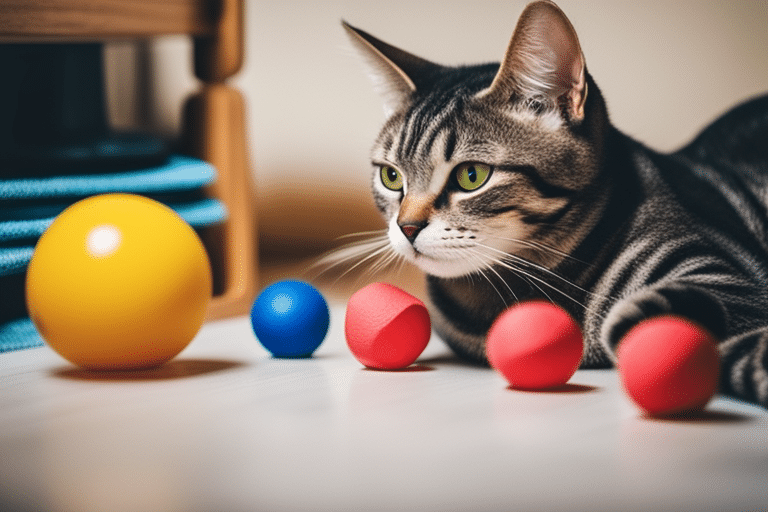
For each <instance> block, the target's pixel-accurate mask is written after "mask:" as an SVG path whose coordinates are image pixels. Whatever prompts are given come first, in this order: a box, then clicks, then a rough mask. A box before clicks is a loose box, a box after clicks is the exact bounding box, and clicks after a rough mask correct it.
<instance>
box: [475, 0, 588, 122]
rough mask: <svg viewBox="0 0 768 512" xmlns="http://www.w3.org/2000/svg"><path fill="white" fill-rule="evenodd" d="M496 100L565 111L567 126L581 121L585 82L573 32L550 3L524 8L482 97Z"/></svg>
mask: <svg viewBox="0 0 768 512" xmlns="http://www.w3.org/2000/svg"><path fill="white" fill-rule="evenodd" d="M481 95H482V96H485V97H491V98H494V99H497V100H499V101H508V100H509V99H510V98H512V97H513V96H514V97H518V98H522V99H524V100H525V99H528V100H534V101H540V100H545V101H546V102H547V103H549V104H550V105H552V106H557V107H561V108H562V107H564V108H565V109H566V113H567V115H568V118H569V120H571V121H577V122H578V121H581V120H582V119H584V105H585V103H586V100H587V81H586V67H585V61H584V55H583V53H582V52H581V46H580V45H579V39H578V37H577V36H576V30H575V29H574V28H573V25H571V22H570V21H569V20H568V18H567V17H566V15H565V13H563V11H562V10H560V8H559V7H558V6H557V5H555V4H554V2H550V1H538V2H534V3H532V4H530V5H528V6H527V7H526V8H525V10H524V11H523V13H522V14H521V15H520V20H519V21H518V23H517V27H516V28H515V32H514V35H513V36H512V40H511V41H510V43H509V46H508V48H507V52H506V54H505V55H504V60H503V61H502V63H501V67H500V68H499V71H498V73H497V75H496V77H495V78H494V80H493V83H492V84H491V86H490V88H488V89H487V90H485V91H483V92H482V93H481Z"/></svg>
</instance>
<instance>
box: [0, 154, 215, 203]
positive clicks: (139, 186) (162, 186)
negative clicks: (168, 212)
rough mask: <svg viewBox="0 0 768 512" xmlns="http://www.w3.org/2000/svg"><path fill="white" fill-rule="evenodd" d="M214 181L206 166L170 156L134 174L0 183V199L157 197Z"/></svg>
mask: <svg viewBox="0 0 768 512" xmlns="http://www.w3.org/2000/svg"><path fill="white" fill-rule="evenodd" d="M215 180H216V170H215V169H214V168H213V166H211V165H210V164H208V163H206V162H204V161H202V160H198V159H196V158H190V157H187V156H181V155H174V156H171V157H170V158H169V159H168V162H166V164H164V165H162V166H159V167H154V168H149V169H141V170H136V171H129V172H122V173H115V174H97V175H88V176H55V177H52V178H35V179H12V180H3V181H0V199H51V198H57V197H58V198H61V197H85V196H90V195H94V194H105V193H108V192H126V193H135V194H159V193H164V192H180V191H184V190H194V189H197V188H200V187H203V186H205V185H210V184H211V183H213V182H214V181H215Z"/></svg>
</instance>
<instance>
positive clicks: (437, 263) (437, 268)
mask: <svg viewBox="0 0 768 512" xmlns="http://www.w3.org/2000/svg"><path fill="white" fill-rule="evenodd" d="M411 262H412V263H413V264H414V265H416V266H417V267H418V268H419V269H420V270H422V271H423V272H424V273H425V274H429V275H431V276H434V277H439V278H441V279H456V278H459V277H464V276H468V275H470V274H475V273H477V272H478V271H479V270H480V269H478V268H477V266H476V265H471V264H468V263H467V260H466V259H461V260H458V259H454V260H442V259H437V258H432V257H430V256H426V255H423V254H418V255H415V256H414V257H412V258H411Z"/></svg>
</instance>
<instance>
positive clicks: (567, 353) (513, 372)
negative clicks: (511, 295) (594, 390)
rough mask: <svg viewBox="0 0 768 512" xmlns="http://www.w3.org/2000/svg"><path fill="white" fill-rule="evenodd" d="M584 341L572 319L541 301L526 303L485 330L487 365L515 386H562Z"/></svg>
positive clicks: (578, 356)
mask: <svg viewBox="0 0 768 512" xmlns="http://www.w3.org/2000/svg"><path fill="white" fill-rule="evenodd" d="M583 354H584V341H583V338H582V336H581V330H580V329H579V326H578V324H577V323H576V321H575V320H574V319H573V318H571V316H570V315H569V314H568V313H566V312H565V311H564V310H563V309H561V308H559V307H558V306H555V305H554V304H549V303H545V302H527V303H523V304H519V305H516V306H512V307H511V308H509V309H507V310H506V311H504V312H503V313H502V314H501V315H499V317H498V318H497V319H496V321H495V322H494V323H493V325H492V326H491V329H490V330H489V331H488V337H487V341H486V355H487V356H488V362H489V363H490V364H491V366H492V367H493V368H494V369H495V370H496V371H498V372H499V373H501V374H502V375H503V376H504V377H505V378H506V379H507V381H509V384H510V385H511V386H512V387H513V388H516V389H529V390H535V389H551V388H556V387H559V386H563V385H564V384H565V383H566V382H568V379H570V378H571V377H572V376H573V374H574V373H576V370H577V369H578V367H579V363H580V362H581V357H582V355H583Z"/></svg>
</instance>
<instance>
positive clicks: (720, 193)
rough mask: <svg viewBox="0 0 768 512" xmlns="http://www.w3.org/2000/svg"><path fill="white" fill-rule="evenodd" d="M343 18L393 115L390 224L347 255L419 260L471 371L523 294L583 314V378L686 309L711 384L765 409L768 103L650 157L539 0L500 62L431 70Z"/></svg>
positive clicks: (447, 330) (378, 194)
mask: <svg viewBox="0 0 768 512" xmlns="http://www.w3.org/2000/svg"><path fill="white" fill-rule="evenodd" d="M343 25H344V27H345V29H346V31H347V32H348V34H349V36H350V37H351V40H352V41H353V43H354V45H355V46H356V47H357V48H358V49H359V50H360V51H361V52H362V54H363V55H364V56H365V57H366V59H367V60H368V61H369V63H370V64H371V69H372V70H373V74H374V78H375V80H376V85H377V88H378V89H379V90H380V91H381V92H382V94H383V98H384V103H385V108H386V110H387V120H386V122H385V124H384V126H383V128H382V130H381V133H380V134H379V136H378V138H377V140H376V142H375V145H374V148H373V151H372V161H373V173H372V192H373V198H374V201H375V204H376V206H377V207H378V209H379V210H380V211H381V214H382V215H383V218H384V220H385V221H386V222H387V229H386V230H385V232H383V233H382V234H381V236H379V237H378V238H374V239H372V240H370V241H365V242H361V243H359V244H358V246H357V247H353V248H352V249H351V252H349V253H347V254H346V255H345V256H344V257H345V258H346V257H350V255H351V254H355V253H356V252H360V251H367V253H368V254H367V256H366V257H365V258H364V259H363V261H373V260H372V258H374V257H378V258H381V259H382V261H380V262H379V264H381V265H383V264H386V263H389V262H391V261H393V260H396V259H401V260H402V259H404V260H406V261H409V262H412V263H413V264H415V265H416V266H417V267H418V268H420V269H421V270H422V271H423V272H424V273H425V274H426V282H427V291H428V295H429V302H430V309H431V316H432V320H433V327H434V329H435V331H436V333H437V334H438V335H439V336H440V337H441V338H442V339H443V340H444V341H445V342H446V343H447V345H448V346H450V347H451V348H452V349H453V351H455V352H456V353H457V354H458V355H459V356H461V357H463V358H466V359H468V360H471V361H475V362H479V363H487V360H486V355H485V336H486V333H487V331H488V329H489V327H490V326H491V324H492V323H493V321H494V320H495V319H496V317H497V316H498V315H499V314H500V313H501V312H503V311H504V310H505V309H506V308H507V307H509V306H511V305H513V304H515V303H518V302H521V301H528V300H546V301H551V302H554V303H556V304H558V305H559V306H561V307H562V308H564V309H565V310H566V311H568V312H569V313H570V314H571V315H572V316H573V317H574V318H575V319H576V320H577V321H578V322H579V324H580V326H581V328H582V331H583V334H584V340H585V352H584V357H583V359H582V367H583V368H601V367H610V366H612V365H614V364H615V362H616V355H615V354H616V349H617V346H618V345H619V343H620V341H621V340H622V338H623V336H624V335H625V334H626V333H627V332H628V331H629V330H630V329H631V328H632V327H633V326H635V325H637V324H638V323H639V322H641V321H643V320H645V319H649V318H653V317H656V316H661V315H676V316H680V317H684V318H686V319H689V320H690V321H693V322H695V323H697V324H698V325H700V326H703V327H704V328H705V329H707V330H708V331H709V332H711V333H712V334H713V335H714V336H716V337H717V339H718V340H722V341H720V342H719V346H718V348H719V351H720V355H721V368H722V370H721V383H720V391H721V392H722V393H724V394H728V395H731V396H735V397H737V398H739V399H742V400H746V401H749V402H753V403H756V404H760V405H762V406H763V407H766V406H768V96H764V97H760V98H757V99H754V100H752V101H751V102H748V103H746V104H744V105H742V106H740V107H737V108H735V109H734V110H732V111H731V112H729V113H728V114H726V115H725V116H723V117H722V118H720V119H719V120H717V121H716V122H715V123H713V124H712V125H711V126H709V127H708V128H707V129H706V130H705V131H703V132H702V133H701V134H700V135H699V136H698V138H696V139H695V140H694V141H693V142H692V143H691V144H689V145H688V146H686V147H684V148H683V149H681V150H679V151H677V152H674V153H670V154H661V153H659V152H656V151H653V150H651V149H649V148H647V147H645V146H644V145H642V144H641V143H639V142H636V141H635V140H633V139H631V138H629V137H628V136H626V135H624V134H622V133H621V132H620V131H619V130H618V129H616V128H615V127H613V125H612V124H611V122H610V120H609V116H608V111H607V108H606V102H605V101H604V99H603V96H602V94H601V91H600V89H599V88H598V87H597V85H596V83H595V81H594V80H593V78H592V76H591V75H590V74H589V72H588V71H587V67H586V62H585V58H584V55H583V53H582V51H581V48H580V45H579V40H578V38H577V35H576V32H575V30H574V28H573V26H572V25H571V23H570V21H569V20H568V18H567V17H566V15H565V14H564V13H563V12H562V11H561V10H560V8H559V7H558V6H557V5H555V4H554V3H552V2H550V1H538V2H534V3H532V4H530V5H528V6H527V7H526V8H525V10H524V11H523V13H522V14H521V16H520V19H519V21H518V24H517V26H516V28H515V30H514V33H513V36H512V39H511V41H510V43H509V46H508V48H507V50H506V53H505V54H504V57H503V60H502V61H501V63H499V64H486V65H476V66H459V67H448V66H442V65H438V64H435V63H433V62H430V61H428V60H425V59H423V58H420V57H417V56H415V55H412V54H410V53H408V52H406V51H403V50H401V49H398V48H396V47H394V46H391V45H389V44H387V43H385V42H383V41H381V40H379V39H377V38H375V37H373V36H372V35H370V34H368V33H366V32H364V31H362V30H360V29H357V28H354V27H352V26H351V25H349V24H347V23H346V22H344V23H343ZM361 263H362V262H361ZM358 264H360V263H358Z"/></svg>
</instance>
